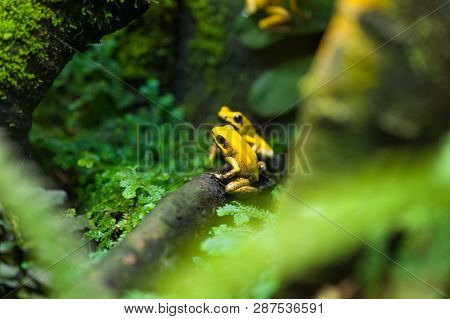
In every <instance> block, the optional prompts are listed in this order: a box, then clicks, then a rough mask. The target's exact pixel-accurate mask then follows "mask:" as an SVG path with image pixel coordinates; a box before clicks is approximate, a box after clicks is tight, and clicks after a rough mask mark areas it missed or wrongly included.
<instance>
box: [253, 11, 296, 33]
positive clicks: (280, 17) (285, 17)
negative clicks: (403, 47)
mask: <svg viewBox="0 0 450 319" xmlns="http://www.w3.org/2000/svg"><path fill="white" fill-rule="evenodd" d="M265 12H266V14H267V15H268V17H266V18H264V19H262V20H261V21H259V23H258V26H259V28H260V29H263V30H264V29H269V28H272V27H276V26H279V25H283V24H285V23H287V22H290V21H291V14H290V13H289V11H287V10H286V9H285V8H283V7H281V6H268V7H266V9H265Z"/></svg>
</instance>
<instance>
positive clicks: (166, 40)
mask: <svg viewBox="0 0 450 319" xmlns="http://www.w3.org/2000/svg"><path fill="white" fill-rule="evenodd" d="M177 13H178V12H177V3H176V1H174V0H160V1H159V2H158V3H157V4H155V5H154V6H152V7H151V8H150V9H149V10H148V11H147V13H146V14H145V15H144V16H143V17H142V19H140V20H139V21H138V22H137V23H135V24H131V25H130V26H129V27H127V28H125V29H123V30H121V31H120V32H118V33H117V34H115V35H113V36H112V37H114V38H115V39H117V42H118V51H117V59H118V62H119V63H120V65H121V67H122V69H123V76H124V77H126V78H127V79H131V78H132V79H136V78H140V79H142V78H147V77H149V76H155V75H157V77H158V78H159V79H160V80H161V82H162V83H163V85H164V84H166V83H167V82H168V81H170V80H169V78H170V77H171V75H172V70H171V68H173V66H174V65H175V53H176V48H175V39H176V34H175V33H176V29H175V27H176V23H175V22H176V21H175V19H176V15H177Z"/></svg>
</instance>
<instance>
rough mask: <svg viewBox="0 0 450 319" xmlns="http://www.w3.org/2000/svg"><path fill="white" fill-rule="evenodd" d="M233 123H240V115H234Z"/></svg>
mask: <svg viewBox="0 0 450 319" xmlns="http://www.w3.org/2000/svg"><path fill="white" fill-rule="evenodd" d="M234 121H235V122H236V123H242V115H239V114H236V115H235V116H234Z"/></svg>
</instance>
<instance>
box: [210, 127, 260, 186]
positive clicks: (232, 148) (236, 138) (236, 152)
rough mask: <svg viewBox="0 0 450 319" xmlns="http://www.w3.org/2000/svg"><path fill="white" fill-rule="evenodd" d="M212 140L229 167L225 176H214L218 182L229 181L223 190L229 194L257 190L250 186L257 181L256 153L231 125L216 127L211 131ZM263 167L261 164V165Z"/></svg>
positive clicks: (257, 164)
mask: <svg viewBox="0 0 450 319" xmlns="http://www.w3.org/2000/svg"><path fill="white" fill-rule="evenodd" d="M211 135H212V138H213V139H214V142H215V143H216V145H217V147H218V148H219V149H220V151H221V152H222V154H223V155H224V157H225V161H227V163H228V164H230V165H231V170H230V171H228V172H227V173H225V174H215V176H216V177H217V178H219V179H220V180H229V179H231V178H233V180H232V181H231V182H229V183H228V184H227V185H226V186H225V190H226V191H227V193H230V194H246V193H253V192H255V191H256V190H257V189H256V188H255V187H253V186H250V185H251V184H252V183H255V182H257V181H258V180H259V165H260V164H259V163H258V158H257V156H256V153H255V152H254V151H253V149H252V148H251V147H250V146H249V145H248V143H247V142H246V141H245V140H244V139H243V138H242V136H241V135H240V134H239V133H238V132H237V131H236V130H235V129H234V127H233V126H231V125H225V126H216V127H214V128H213V129H212V131H211ZM261 165H263V164H261Z"/></svg>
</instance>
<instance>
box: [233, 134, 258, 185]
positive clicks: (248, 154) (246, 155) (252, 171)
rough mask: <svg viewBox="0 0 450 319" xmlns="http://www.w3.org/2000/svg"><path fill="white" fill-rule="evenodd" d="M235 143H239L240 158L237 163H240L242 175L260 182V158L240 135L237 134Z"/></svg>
mask: <svg viewBox="0 0 450 319" xmlns="http://www.w3.org/2000/svg"><path fill="white" fill-rule="evenodd" d="M236 135H237V136H236V137H235V138H234V140H235V141H239V143H238V144H239V146H238V147H239V149H240V150H239V151H238V152H237V154H239V158H237V161H238V162H240V168H241V172H240V175H242V176H243V177H253V179H254V180H258V176H259V167H258V157H257V156H256V153H255V151H254V150H253V149H252V148H251V147H250V145H248V143H247V142H246V141H245V140H244V139H243V138H242V137H241V135H240V134H239V133H237V132H236Z"/></svg>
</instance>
